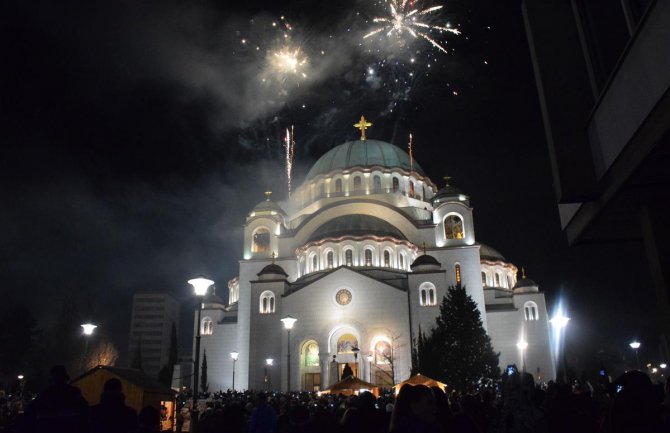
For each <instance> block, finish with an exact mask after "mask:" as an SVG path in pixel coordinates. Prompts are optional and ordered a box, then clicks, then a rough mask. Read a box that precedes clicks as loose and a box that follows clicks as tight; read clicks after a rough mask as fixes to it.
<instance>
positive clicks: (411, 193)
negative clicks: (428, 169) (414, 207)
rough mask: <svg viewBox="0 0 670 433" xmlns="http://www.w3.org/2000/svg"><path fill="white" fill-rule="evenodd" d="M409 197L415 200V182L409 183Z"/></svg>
mask: <svg viewBox="0 0 670 433" xmlns="http://www.w3.org/2000/svg"><path fill="white" fill-rule="evenodd" d="M409 196H410V197H412V198H414V182H412V181H411V180H410V181H409Z"/></svg>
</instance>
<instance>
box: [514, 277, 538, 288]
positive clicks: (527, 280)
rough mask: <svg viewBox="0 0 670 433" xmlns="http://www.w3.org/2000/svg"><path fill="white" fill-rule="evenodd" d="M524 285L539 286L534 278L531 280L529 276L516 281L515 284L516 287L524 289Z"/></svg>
mask: <svg viewBox="0 0 670 433" xmlns="http://www.w3.org/2000/svg"><path fill="white" fill-rule="evenodd" d="M524 287H538V286H537V283H536V282H535V281H533V280H531V279H530V278H528V277H523V278H521V279H520V280H519V281H517V282H516V284H515V285H514V289H515V290H516V289H522V288H524Z"/></svg>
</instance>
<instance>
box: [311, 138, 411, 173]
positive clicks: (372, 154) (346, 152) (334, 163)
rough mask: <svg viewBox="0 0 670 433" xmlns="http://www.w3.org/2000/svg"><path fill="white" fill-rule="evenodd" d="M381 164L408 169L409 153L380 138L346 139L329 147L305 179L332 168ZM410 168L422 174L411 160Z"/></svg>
mask: <svg viewBox="0 0 670 433" xmlns="http://www.w3.org/2000/svg"><path fill="white" fill-rule="evenodd" d="M372 166H381V167H386V168H401V169H404V170H407V171H409V169H410V164H409V155H408V154H407V153H406V152H405V151H404V150H402V149H400V148H399V147H398V146H394V145H392V144H391V143H387V142H385V141H380V140H356V141H348V142H346V143H344V144H340V145H339V146H337V147H334V148H332V149H330V150H329V151H328V152H326V154H325V155H323V156H322V157H321V158H319V160H318V161H316V163H315V164H314V166H312V169H311V170H310V171H309V173H307V180H309V179H312V178H314V177H316V176H318V175H320V174H326V173H330V172H331V171H333V170H345V169H348V168H351V167H372ZM412 169H413V170H414V171H415V172H417V173H419V174H420V175H422V176H423V175H424V173H423V170H422V169H421V167H420V166H419V164H417V163H416V161H414V162H413V166H412Z"/></svg>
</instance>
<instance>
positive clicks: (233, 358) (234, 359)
mask: <svg viewBox="0 0 670 433" xmlns="http://www.w3.org/2000/svg"><path fill="white" fill-rule="evenodd" d="M239 356H240V352H237V351H233V352H230V358H231V359H232V360H233V391H235V363H236V362H237V358H238V357H239Z"/></svg>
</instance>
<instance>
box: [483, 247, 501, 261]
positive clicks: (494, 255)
mask: <svg viewBox="0 0 670 433" xmlns="http://www.w3.org/2000/svg"><path fill="white" fill-rule="evenodd" d="M479 257H480V259H481V260H490V261H492V262H497V261H501V262H506V261H507V259H506V258H505V257H504V256H503V255H502V254H500V253H499V252H498V251H496V250H495V249H493V248H491V247H490V246H488V245H485V244H481V245H480V246H479Z"/></svg>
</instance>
